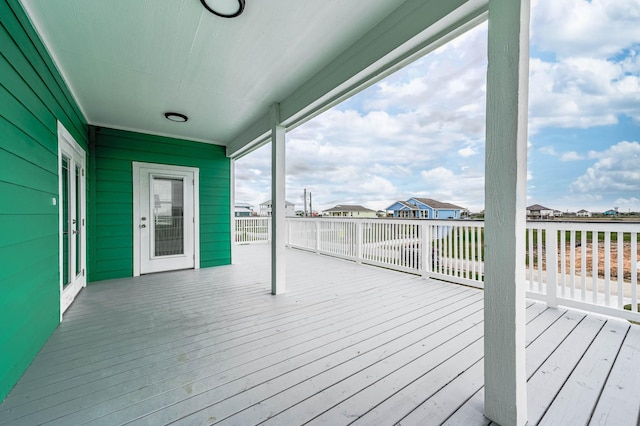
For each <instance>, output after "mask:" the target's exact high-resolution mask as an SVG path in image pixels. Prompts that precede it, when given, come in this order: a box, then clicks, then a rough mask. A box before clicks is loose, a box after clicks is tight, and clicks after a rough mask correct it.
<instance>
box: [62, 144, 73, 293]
mask: <svg viewBox="0 0 640 426" xmlns="http://www.w3.org/2000/svg"><path fill="white" fill-rule="evenodd" d="M69 166H70V160H69V158H67V157H62V167H61V170H60V179H61V180H62V194H61V195H60V198H61V204H62V208H61V210H62V286H63V288H66V287H67V286H68V285H69V284H71V274H69V272H70V271H71V258H70V256H69V254H70V250H71V241H70V231H71V224H70V221H71V217H70V215H69V213H70V211H69V210H70V209H71V202H70V200H69V192H70V191H69V190H70V188H69V186H70V185H71V182H70V179H69V174H70V171H69Z"/></svg>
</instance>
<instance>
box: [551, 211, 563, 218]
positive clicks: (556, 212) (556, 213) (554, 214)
mask: <svg viewBox="0 0 640 426" xmlns="http://www.w3.org/2000/svg"><path fill="white" fill-rule="evenodd" d="M553 216H555V217H562V212H561V211H560V210H554V211H553Z"/></svg>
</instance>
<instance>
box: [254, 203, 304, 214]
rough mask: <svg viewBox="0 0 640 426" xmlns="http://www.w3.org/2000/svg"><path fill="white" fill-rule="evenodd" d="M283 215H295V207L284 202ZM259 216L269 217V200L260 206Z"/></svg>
mask: <svg viewBox="0 0 640 426" xmlns="http://www.w3.org/2000/svg"><path fill="white" fill-rule="evenodd" d="M284 215H285V216H287V217H291V216H295V215H296V205H295V204H293V203H292V202H290V201H285V208H284ZM260 216H271V200H268V201H265V202H264V203H262V204H260Z"/></svg>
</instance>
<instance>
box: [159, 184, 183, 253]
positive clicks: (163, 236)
mask: <svg viewBox="0 0 640 426" xmlns="http://www.w3.org/2000/svg"><path fill="white" fill-rule="evenodd" d="M152 191H153V200H154V206H153V223H154V229H155V234H154V235H155V246H154V254H155V256H171V255H176V254H184V223H183V213H184V212H183V211H184V205H183V204H184V203H183V198H184V197H183V193H184V182H183V181H182V179H171V178H153V185H152Z"/></svg>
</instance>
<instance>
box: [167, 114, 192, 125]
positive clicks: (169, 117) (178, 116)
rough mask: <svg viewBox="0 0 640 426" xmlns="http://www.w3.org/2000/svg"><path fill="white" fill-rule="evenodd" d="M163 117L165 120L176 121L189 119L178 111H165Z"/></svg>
mask: <svg viewBox="0 0 640 426" xmlns="http://www.w3.org/2000/svg"><path fill="white" fill-rule="evenodd" d="M164 117H165V118H166V119H167V120H171V121H175V122H176V123H184V122H186V121H187V120H189V117H187V116H186V115H184V114H180V113H179V112H165V113H164Z"/></svg>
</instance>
